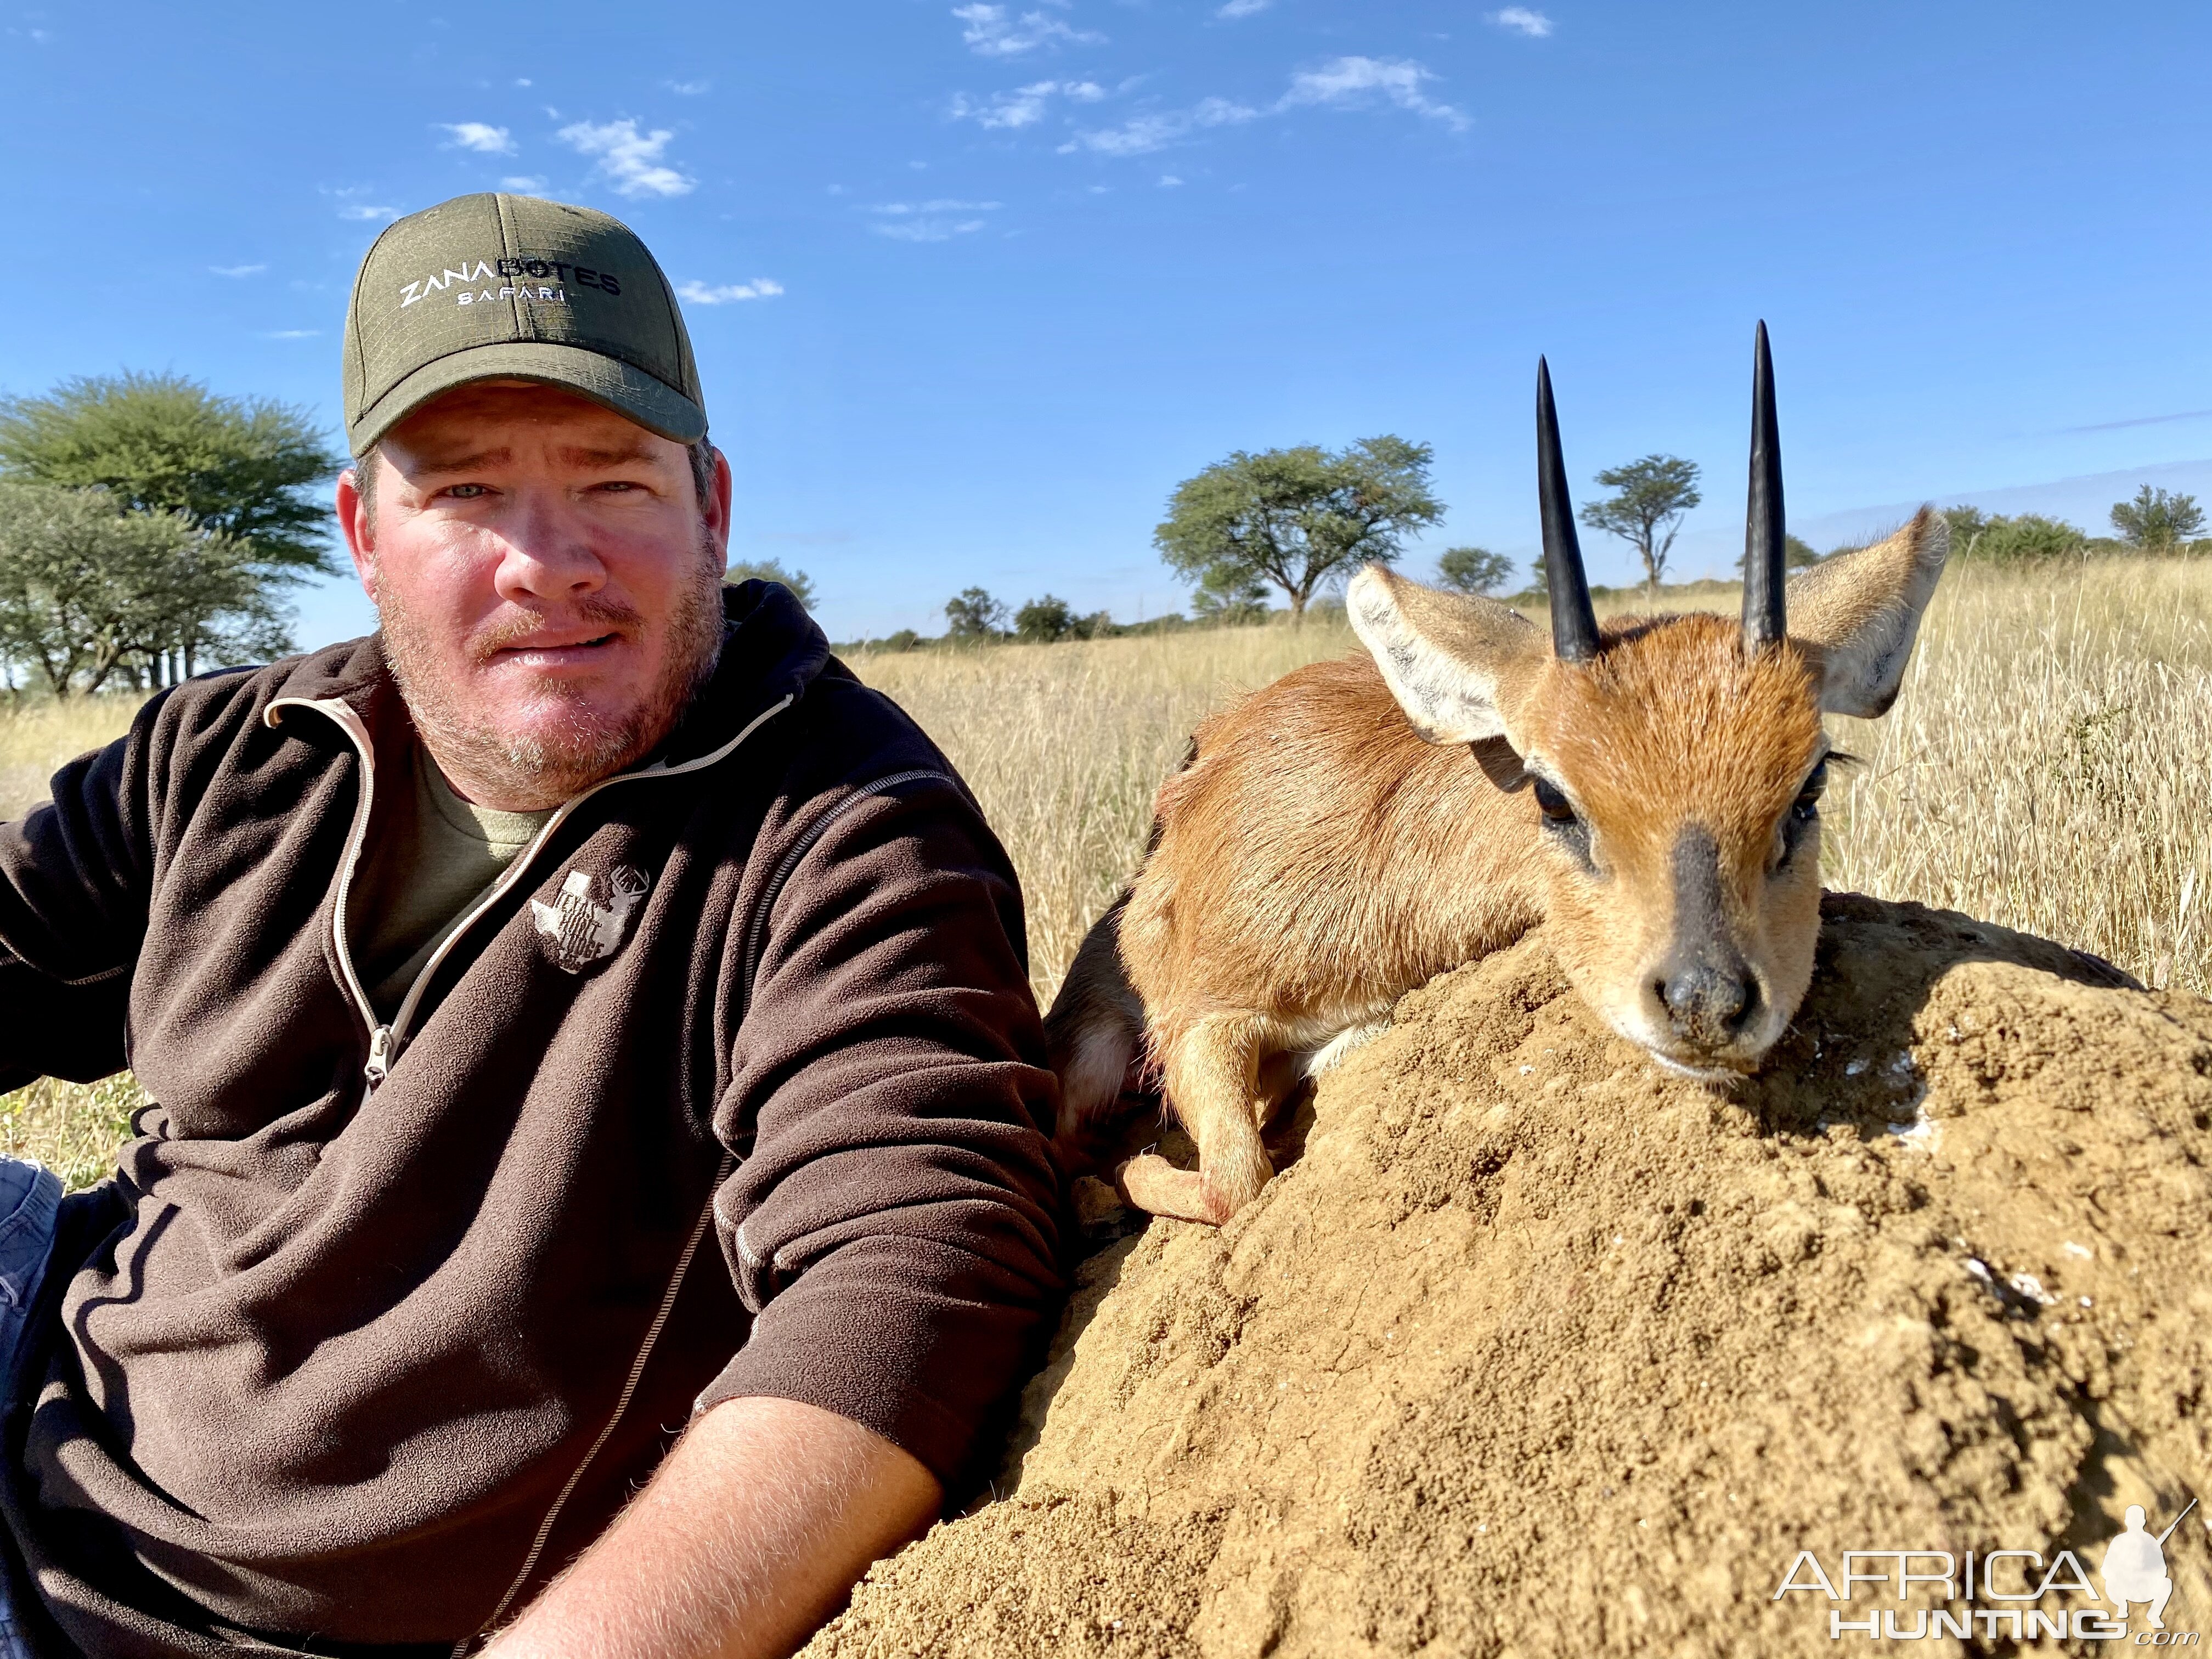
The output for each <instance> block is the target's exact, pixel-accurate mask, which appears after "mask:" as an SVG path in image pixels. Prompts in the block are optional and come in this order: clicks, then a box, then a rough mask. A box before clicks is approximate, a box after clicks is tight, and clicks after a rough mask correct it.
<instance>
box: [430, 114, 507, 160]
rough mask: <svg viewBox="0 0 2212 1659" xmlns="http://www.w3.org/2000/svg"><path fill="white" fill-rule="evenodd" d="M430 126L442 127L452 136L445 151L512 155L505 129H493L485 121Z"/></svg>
mask: <svg viewBox="0 0 2212 1659" xmlns="http://www.w3.org/2000/svg"><path fill="white" fill-rule="evenodd" d="M431 125H433V126H435V127H442V128H443V129H444V130H445V131H447V132H450V133H452V134H453V142H452V143H449V144H447V145H445V146H443V148H445V149H472V150H474V151H476V152H477V154H478V155H513V154H514V141H513V139H511V138H509V137H507V129H506V128H505V127H495V126H493V125H490V124H489V122H485V121H434V122H432V123H431Z"/></svg>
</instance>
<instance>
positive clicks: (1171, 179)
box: [1160, 173, 1182, 190]
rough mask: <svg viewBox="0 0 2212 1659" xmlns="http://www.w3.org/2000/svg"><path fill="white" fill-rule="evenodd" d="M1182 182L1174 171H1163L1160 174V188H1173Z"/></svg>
mask: <svg viewBox="0 0 2212 1659" xmlns="http://www.w3.org/2000/svg"><path fill="white" fill-rule="evenodd" d="M1181 183H1182V179H1178V178H1176V176H1175V174H1173V173H1162V174H1160V188H1161V189H1162V190H1173V189H1174V188H1175V187H1176V185H1180V184H1181Z"/></svg>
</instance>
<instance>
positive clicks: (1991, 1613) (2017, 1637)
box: [1771, 1498, 2203, 1648]
mask: <svg viewBox="0 0 2212 1659" xmlns="http://www.w3.org/2000/svg"><path fill="white" fill-rule="evenodd" d="M2196 1507H2197V1500H2196V1499H2195V1498H2191V1499H2190V1500H2189V1502H2188V1503H2187V1504H2185V1505H2184V1506H2183V1508H2182V1511H2181V1513H2180V1514H2179V1515H2177V1516H2174V1517H2173V1519H2172V1522H2169V1523H2168V1525H2167V1526H2166V1530H2165V1531H2164V1532H2158V1533H2154V1532H2152V1531H2151V1530H2150V1528H2149V1527H2148V1524H2147V1521H2148V1517H2147V1516H2146V1515H2145V1512H2144V1510H2143V1508H2142V1505H2141V1504H2130V1505H2129V1506H2128V1511H2127V1524H2126V1526H2125V1528H2124V1529H2123V1530H2122V1531H2121V1532H2120V1533H2119V1534H2118V1536H2117V1537H2115V1538H2114V1539H2113V1540H2112V1541H2111V1542H2110V1543H2108V1544H2106V1546H2105V1553H2104V1555H2103V1558H2102V1559H2101V1560H2100V1562H2099V1568H2098V1575H2097V1576H2098V1578H2099V1579H2100V1580H2101V1581H2102V1587H2103V1594H2102V1595H2099V1593H2098V1591H2099V1586H2098V1585H2097V1584H2096V1583H2092V1582H2091V1581H2090V1577H2089V1574H2088V1572H2087V1569H2086V1568H2085V1567H2084V1565H2083V1564H2082V1562H2081V1559H2080V1558H2079V1557H2078V1556H2076V1555H2075V1553H2074V1552H2073V1551H2071V1550H2064V1549H2062V1550H2060V1551H2059V1552H2057V1554H2055V1555H2053V1556H2052V1557H2051V1559H2050V1560H2049V1562H2048V1564H2047V1565H2046V1563H2045V1559H2044V1556H2043V1552H2042V1551H2040V1550H1990V1551H1987V1552H1984V1553H1981V1554H1980V1555H1979V1556H1978V1557H1977V1555H1976V1553H1974V1552H1972V1551H1968V1552H1967V1553H1966V1554H1965V1555H1964V1556H1956V1555H1953V1554H1951V1553H1949V1552H1948V1551H1946V1550H1846V1551H1844V1558H1843V1571H1841V1572H1840V1573H1838V1574H1836V1575H1834V1576H1831V1575H1830V1573H1829V1571H1828V1570H1827V1568H1826V1567H1825V1566H1824V1565H1821V1562H1820V1557H1819V1556H1817V1555H1815V1554H1814V1553H1813V1552H1812V1551H1811V1550H1800V1551H1798V1552H1797V1557H1796V1559H1795V1560H1793V1561H1792V1562H1790V1571H1787V1572H1785V1573H1784V1574H1783V1575H1782V1583H1781V1586H1780V1588H1779V1589H1777V1590H1776V1591H1775V1592H1774V1595H1773V1596H1772V1598H1771V1599H1772V1600H1774V1601H1780V1600H1782V1598H1783V1597H1784V1596H1785V1595H1789V1594H1790V1593H1791V1592H1792V1591H1793V1590H1794V1591H1800V1592H1804V1593H1808V1594H1810V1595H1822V1596H1826V1598H1827V1599H1828V1600H1829V1601H1842V1602H1849V1601H1852V1600H1853V1599H1854V1593H1855V1592H1860V1591H1866V1592H1868V1593H1867V1594H1865V1595H1863V1599H1864V1600H1866V1601H1875V1602H1880V1601H1891V1602H1894V1603H1897V1604H1899V1605H1896V1606H1892V1607H1879V1606H1876V1607H1866V1608H1865V1609H1863V1611H1864V1613H1865V1616H1864V1617H1863V1618H1857V1619H1853V1618H1847V1617H1846V1616H1845V1615H1844V1610H1843V1609H1842V1608H1841V1607H1832V1608H1830V1609H1829V1613H1828V1637H1829V1639H1830V1640H1831V1641H1841V1640H1843V1638H1845V1637H1846V1636H1865V1637H1868V1638H1871V1639H1873V1640H1875V1641H1878V1642H1879V1641H1892V1642H1895V1641H1905V1642H1911V1641H1917V1640H1920V1639H1923V1638H1928V1637H1931V1636H1936V1637H1942V1636H1948V1637H1954V1638H1958V1639H1960V1640H1966V1639H1970V1638H1978V1640H1979V1641H1980V1642H1982V1643H1986V1644H1996V1643H1998V1642H2000V1641H2004V1642H2008V1643H2011V1644H2018V1643H2022V1642H2032V1641H2035V1640H2038V1639H2039V1638H2045V1637H2051V1638H2057V1639H2059V1640H2062V1641H2063V1640H2065V1639H2067V1638H2073V1639H2075V1640H2077V1641H2088V1642H2116V1641H2119V1640H2122V1639H2123V1638H2130V1632H2131V1626H2130V1623H2129V1616H2130V1610H2131V1609H2133V1608H2135V1607H2142V1608H2143V1609H2144V1610H2145V1611H2146V1612H2147V1613H2148V1619H2147V1620H2146V1621H2145V1624H2146V1628H2144V1629H2142V1630H2141V1631H2136V1632H2132V1639H2131V1640H2130V1646H2134V1647H2152V1648H2167V1647H2172V1648H2193V1647H2196V1646H2197V1645H2198V1644H2199V1643H2200V1642H2201V1641H2202V1639H2203V1638H2202V1636H2201V1634H2200V1632H2197V1631H2193V1630H2190V1631H2169V1630H2167V1629H2166V1602H2167V1601H2168V1600H2169V1599H2171V1597H2172V1595H2173V1580H2172V1577H2170V1576H2169V1575H2168V1574H2167V1572H2166V1541H2167V1540H2168V1539H2170V1538H2172V1536H2173V1534H2174V1529H2175V1528H2178V1527H2179V1526H2180V1525H2181V1523H2182V1522H2183V1521H2185V1519H2187V1518H2188V1516H2189V1513H2190V1511H2191V1510H2194V1509H2195V1508H2196ZM2085 1553H2087V1552H2085ZM1916 1584H1917V1585H1919V1586H1921V1587H1922V1594H1921V1595H1919V1596H1915V1595H1913V1593H1912V1590H1913V1586H1915V1585H1916ZM1838 1585H1841V1586H1842V1588H1841V1589H1838V1588H1837V1587H1838ZM1962 1589H1963V1591H1964V1594H1961V1590H1962ZM2048 1596H2060V1597H2063V1596H2079V1597H2085V1598H2087V1601H2088V1603H2089V1605H2087V1606H2069V1605H2068V1604H2067V1603H2066V1602H2064V1601H2058V1602H2057V1603H2055V1604H2051V1605H2047V1606H2046V1605H2045V1597H2048ZM1915 1600H1917V1601H1921V1603H1922V1604H1921V1605H1920V1606H1918V1607H1912V1606H1911V1605H1909V1604H1910V1602H1911V1601H1915ZM2100 1601H2102V1602H2104V1603H2105V1604H2106V1605H2104V1606H2099V1605H2097V1604H2098V1603H2099V1602H2100ZM1980 1603H1988V1604H1990V1605H1986V1606H1984V1605H1978V1604H1980ZM1931 1604H1932V1605H1931ZM1855 1611H1857V1609H1855ZM1908 1620H1909V1621H1910V1622H1908Z"/></svg>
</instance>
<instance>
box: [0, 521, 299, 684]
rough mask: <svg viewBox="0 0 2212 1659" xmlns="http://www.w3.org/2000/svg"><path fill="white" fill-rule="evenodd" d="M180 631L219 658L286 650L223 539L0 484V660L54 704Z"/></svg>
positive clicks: (137, 660) (279, 622)
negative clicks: (18, 667) (186, 628)
mask: <svg viewBox="0 0 2212 1659" xmlns="http://www.w3.org/2000/svg"><path fill="white" fill-rule="evenodd" d="M180 619H185V620H189V621H190V623H191V625H192V626H194V627H195V628H196V629H198V631H199V636H200V638H201V639H202V640H203V641H205V642H206V643H207V644H208V645H209V646H210V647H213V648H214V649H216V650H217V651H219V652H221V653H223V654H225V655H229V654H241V655H264V654H278V653H282V652H283V651H284V650H286V649H288V648H289V641H288V640H287V639H286V638H285V630H284V619H283V617H282V615H281V614H279V612H278V611H277V610H276V605H274V603H273V602H272V601H271V599H270V597H269V594H268V592H267V591H266V589H265V586H264V584H263V583H262V582H261V581H260V580H258V579H257V577H256V576H255V574H254V573H253V572H252V569H251V568H249V567H248V566H247V565H246V563H245V562H243V561H242V560H241V559H240V557H239V556H238V550H237V548H236V547H235V545H234V544H232V543H231V542H230V541H229V539H228V538H226V537H224V536H222V535H220V534H217V533H211V532H208V531H206V530H204V529H202V528H200V527H199V526H197V525H195V524H194V523H193V522H192V520H191V518H190V517H189V516H188V515H187V514H185V513H140V512H131V511H129V510H127V509H125V507H124V506H123V504H122V503H120V502H118V501H116V500H115V499H114V498H113V497H112V495H109V494H108V492H107V491H106V490H104V489H55V488H53V487H52V486H51V485H45V484H21V483H0V654H3V655H5V656H6V657H7V659H9V661H10V662H15V663H22V664H24V665H27V666H29V667H32V668H33V669H35V670H36V671H38V674H39V677H40V678H41V679H43V680H44V681H45V682H46V689H47V690H49V691H51V692H52V694H53V695H54V696H56V697H67V696H70V694H71V692H72V691H75V690H84V691H88V692H92V691H97V690H100V688H101V687H102V686H104V685H106V684H107V682H108V681H109V679H110V678H112V677H113V676H114V675H115V673H116V672H117V671H118V669H125V670H130V671H132V672H134V673H135V669H132V668H131V665H133V664H143V663H144V662H146V661H147V660H148V659H150V658H151V657H152V656H153V655H154V654H155V653H156V652H157V651H158V650H160V649H161V647H162V645H163V642H164V641H168V640H170V639H173V638H174V637H175V636H176V633H177V630H178V629H179V626H180V625H181V623H180Z"/></svg>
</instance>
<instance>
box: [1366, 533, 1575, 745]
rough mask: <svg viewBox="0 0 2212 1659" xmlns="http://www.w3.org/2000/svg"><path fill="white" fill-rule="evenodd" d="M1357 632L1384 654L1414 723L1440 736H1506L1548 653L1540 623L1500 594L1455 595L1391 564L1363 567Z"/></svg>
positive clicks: (1470, 739)
mask: <svg viewBox="0 0 2212 1659" xmlns="http://www.w3.org/2000/svg"><path fill="white" fill-rule="evenodd" d="M1344 606H1345V610H1346V613H1347V614H1348V615H1349V616H1350V617H1351V618H1352V632H1353V633H1355V634H1357V635H1359V642H1360V643H1361V644H1362V645H1364V646H1365V647H1367V649H1368V651H1369V652H1370V653H1371V654H1372V655H1373V656H1374V659H1375V665H1376V667H1377V668H1379V669H1381V670H1382V671H1383V684H1385V685H1387V686H1389V688H1390V695H1391V696H1394V697H1395V698H1397V700H1398V707H1399V708H1401V709H1403V710H1405V713H1406V719H1407V722H1408V723H1409V724H1410V725H1411V726H1413V730H1414V731H1415V732H1419V734H1420V735H1421V736H1422V737H1424V738H1427V739H1428V740H1429V741H1430V742H1431V743H1470V744H1471V743H1480V742H1482V741H1484V740H1485V739H1486V738H1504V739H1505V740H1506V741H1507V742H1508V743H1509V744H1512V746H1513V747H1514V748H1515V749H1518V748H1520V746H1521V745H1520V744H1517V743H1515V742H1513V733H1512V732H1511V731H1510V730H1509V729H1508V728H1509V726H1510V710H1509V708H1508V707H1507V705H1509V704H1511V705H1515V706H1516V707H1517V705H1518V702H1519V695H1518V694H1519V692H1520V690H1521V689H1522V686H1523V685H1524V684H1526V681H1527V678H1528V675H1529V674H1530V673H1531V672H1532V671H1534V670H1535V669H1536V668H1537V667H1538V666H1540V665H1541V664H1542V662H1543V660H1544V655H1545V647H1544V636H1543V635H1542V634H1541V633H1540V632H1538V631H1537V629H1536V626H1535V624H1534V623H1531V622H1530V621H1529V620H1528V618H1527V617H1523V616H1522V615H1521V613H1520V612H1519V611H1515V610H1513V609H1512V608H1511V607H1510V606H1509V605H1500V604H1499V603H1498V601H1497V600H1495V599H1477V598H1474V596H1472V595H1468V594H1460V593H1445V592H1439V591H1438V590H1437V589H1436V588H1433V587H1424V586H1421V585H1420V583H1419V582H1414V581H1408V580H1406V578H1405V577H1403V576H1401V575H1399V574H1397V573H1396V572H1395V571H1393V570H1391V569H1389V568H1388V567H1387V566H1383V565H1379V564H1370V565H1366V566H1364V567H1362V568H1361V569H1360V572H1359V574H1358V575H1356V576H1354V577H1353V578H1352V582H1351V585H1350V586H1347V587H1346V589H1345V593H1344Z"/></svg>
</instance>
